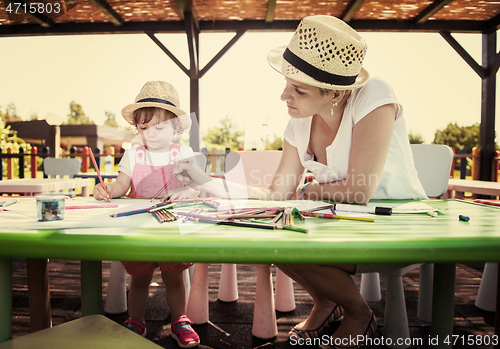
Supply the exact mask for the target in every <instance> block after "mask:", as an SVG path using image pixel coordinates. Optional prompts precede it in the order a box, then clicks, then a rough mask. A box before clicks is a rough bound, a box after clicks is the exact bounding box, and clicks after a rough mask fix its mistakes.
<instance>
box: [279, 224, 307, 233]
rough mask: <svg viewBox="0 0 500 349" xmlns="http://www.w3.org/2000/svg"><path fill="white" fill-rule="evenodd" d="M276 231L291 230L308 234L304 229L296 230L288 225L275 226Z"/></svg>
mask: <svg viewBox="0 0 500 349" xmlns="http://www.w3.org/2000/svg"><path fill="white" fill-rule="evenodd" d="M276 229H283V230H292V231H297V232H299V233H306V234H309V231H308V230H307V229H305V228H297V227H292V226H290V225H276Z"/></svg>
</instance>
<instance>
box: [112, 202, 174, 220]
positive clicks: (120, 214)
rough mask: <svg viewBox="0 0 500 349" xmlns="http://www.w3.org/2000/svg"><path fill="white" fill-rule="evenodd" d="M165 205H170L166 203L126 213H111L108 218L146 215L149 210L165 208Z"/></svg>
mask: <svg viewBox="0 0 500 349" xmlns="http://www.w3.org/2000/svg"><path fill="white" fill-rule="evenodd" d="M167 205H170V204H168V203H159V204H156V205H153V206H151V207H147V208H141V209H139V210H132V211H126V212H119V213H113V214H110V216H111V217H113V218H116V217H124V216H132V215H134V214H139V213H146V212H148V211H150V210H151V209H154V208H157V207H161V206H167Z"/></svg>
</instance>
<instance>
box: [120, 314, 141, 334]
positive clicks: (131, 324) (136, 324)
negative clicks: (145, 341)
mask: <svg viewBox="0 0 500 349" xmlns="http://www.w3.org/2000/svg"><path fill="white" fill-rule="evenodd" d="M123 326H125V327H126V328H128V329H129V330H131V331H133V332H135V333H137V334H138V335H140V336H143V337H146V324H145V323H144V322H142V321H140V320H138V319H136V318H135V317H131V318H130V319H128V320H126V321H125V322H124V323H123Z"/></svg>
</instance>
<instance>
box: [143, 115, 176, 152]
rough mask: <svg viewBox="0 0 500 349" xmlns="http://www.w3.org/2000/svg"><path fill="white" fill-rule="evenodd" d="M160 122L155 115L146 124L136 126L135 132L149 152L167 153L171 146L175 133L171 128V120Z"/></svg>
mask: <svg viewBox="0 0 500 349" xmlns="http://www.w3.org/2000/svg"><path fill="white" fill-rule="evenodd" d="M160 120H161V119H160V117H159V116H158V115H156V114H155V115H154V116H153V118H152V119H151V121H149V122H148V123H139V124H137V130H138V131H139V134H140V135H141V136H142V140H143V142H144V144H145V145H146V146H147V149H148V150H149V151H151V152H158V153H160V152H167V151H169V150H170V147H171V146H172V137H173V136H174V133H175V131H174V128H173V126H172V121H173V120H167V121H160Z"/></svg>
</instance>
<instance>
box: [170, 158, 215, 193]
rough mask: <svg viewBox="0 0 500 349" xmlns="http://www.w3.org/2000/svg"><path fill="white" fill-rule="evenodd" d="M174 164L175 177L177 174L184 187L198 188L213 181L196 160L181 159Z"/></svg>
mask: <svg viewBox="0 0 500 349" xmlns="http://www.w3.org/2000/svg"><path fill="white" fill-rule="evenodd" d="M174 164H175V167H174V175H176V174H177V180H178V181H179V182H180V183H181V184H183V185H188V186H190V187H196V186H198V185H202V184H205V183H207V182H209V181H211V180H212V177H210V176H209V175H208V174H207V173H205V172H204V171H203V170H202V169H201V168H200V166H198V164H197V163H196V161H195V160H194V159H180V160H176V161H174Z"/></svg>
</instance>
